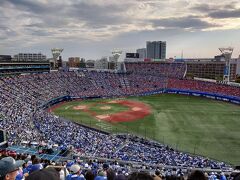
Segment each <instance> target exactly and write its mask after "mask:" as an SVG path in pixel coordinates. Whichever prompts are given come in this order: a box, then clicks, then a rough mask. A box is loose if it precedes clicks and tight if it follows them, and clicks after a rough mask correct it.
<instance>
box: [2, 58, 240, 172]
mask: <svg viewBox="0 0 240 180" xmlns="http://www.w3.org/2000/svg"><path fill="white" fill-rule="evenodd" d="M126 70H127V72H126V73H116V72H101V71H94V70H91V71H89V70H78V71H60V70H59V71H56V72H51V73H44V74H31V75H20V76H11V77H2V78H1V79H0V83H1V89H0V90H1V96H0V98H1V101H0V102H1V112H0V113H1V121H0V129H3V130H5V131H6V134H7V143H8V147H7V149H8V151H15V152H17V153H25V154H26V153H27V154H31V155H33V154H34V155H36V156H38V157H39V158H42V159H48V160H51V161H56V162H58V161H60V162H62V161H65V162H67V161H69V160H76V159H77V160H80V159H84V161H83V162H86V161H87V160H86V159H88V160H89V159H95V160H96V159H98V160H99V161H100V160H101V161H103V162H104V163H106V162H118V163H123V164H125V165H126V164H129V163H130V164H132V165H133V164H134V165H135V168H137V167H138V168H139V167H140V168H143V166H144V167H149V169H150V170H153V169H154V168H156V167H158V168H160V167H164V168H165V169H168V168H169V169H171V168H177V169H184V168H185V169H189V168H191V169H192V168H196V169H197V168H201V169H204V170H206V171H207V170H208V171H219V172H223V171H226V172H231V171H232V170H233V169H234V167H235V166H237V165H239V164H240V155H239V149H240V141H239V137H240V131H239V127H240V121H239V117H240V106H239V104H240V87H237V86H232V85H227V84H223V83H214V82H206V81H200V80H193V79H187V78H186V77H185V75H186V71H187V69H186V65H185V64H184V63H146V62H137V63H126ZM43 147H46V148H45V149H44V148H43ZM36 148H38V151H35V150H36ZM39 148H40V150H41V154H40V150H39ZM46 149H47V150H48V151H43V150H46ZM49 150H50V151H49ZM66 158H67V159H66ZM178 172H180V174H181V173H182V170H180V171H178Z"/></svg>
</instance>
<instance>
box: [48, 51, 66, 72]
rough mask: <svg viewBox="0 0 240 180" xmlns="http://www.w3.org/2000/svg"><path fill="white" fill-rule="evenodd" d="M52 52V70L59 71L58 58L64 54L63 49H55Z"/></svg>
mask: <svg viewBox="0 0 240 180" xmlns="http://www.w3.org/2000/svg"><path fill="white" fill-rule="evenodd" d="M51 51H52V55H53V58H52V61H51V67H52V69H58V57H59V56H60V55H61V53H62V52H63V49H61V48H53V49H51Z"/></svg>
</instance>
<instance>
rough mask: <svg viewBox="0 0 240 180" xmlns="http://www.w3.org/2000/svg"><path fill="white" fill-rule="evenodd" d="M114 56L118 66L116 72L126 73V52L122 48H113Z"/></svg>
mask: <svg viewBox="0 0 240 180" xmlns="http://www.w3.org/2000/svg"><path fill="white" fill-rule="evenodd" d="M112 56H113V58H114V60H115V61H116V68H115V72H117V73H126V72H127V70H126V66H125V63H124V57H125V53H124V52H123V51H121V50H117V49H116V50H113V52H112Z"/></svg>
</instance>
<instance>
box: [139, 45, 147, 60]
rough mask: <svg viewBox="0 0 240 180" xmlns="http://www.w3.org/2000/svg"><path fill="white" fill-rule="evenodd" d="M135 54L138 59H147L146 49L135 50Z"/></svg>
mask: <svg viewBox="0 0 240 180" xmlns="http://www.w3.org/2000/svg"><path fill="white" fill-rule="evenodd" d="M137 53H138V54H139V58H140V59H145V58H146V57H147V49H146V48H141V49H137Z"/></svg>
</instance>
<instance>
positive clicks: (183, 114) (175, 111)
mask: <svg viewBox="0 0 240 180" xmlns="http://www.w3.org/2000/svg"><path fill="white" fill-rule="evenodd" d="M127 99H130V100H135V101H141V102H144V103H146V104H148V105H150V106H151V107H152V114H151V115H149V116H147V117H145V118H144V119H141V120H138V121H134V122H122V123H114V124H111V123H107V122H104V121H99V120H97V119H95V118H93V117H91V116H90V115H89V114H88V113H86V112H83V111H76V110H73V109H72V107H73V106H76V105H80V104H81V105H91V104H93V103H98V102H102V101H108V100H90V101H81V102H69V103H66V104H63V105H62V106H61V107H59V108H57V109H55V110H54V113H55V114H56V115H59V116H63V117H66V118H68V119H70V120H73V121H75V122H78V123H82V124H85V125H88V126H91V127H94V128H98V129H102V130H105V131H108V132H111V133H117V132H131V133H134V134H139V135H141V136H143V137H147V138H150V139H154V140H157V141H159V142H161V143H165V144H168V145H171V146H172V147H173V148H175V149H179V150H181V151H187V152H190V153H194V154H200V155H203V156H207V157H209V158H213V159H217V160H222V161H225V162H228V163H231V164H233V165H239V164H240V153H239V151H240V130H239V127H240V106H237V105H234V104H229V103H226V102H221V101H215V100H210V99H205V98H200V97H191V96H181V95H170V94H162V95H154V96H143V97H130V98H127ZM108 105H109V104H108ZM110 106H111V107H112V109H111V111H109V110H108V111H106V110H101V109H100V108H99V107H100V105H99V104H97V105H96V106H95V107H94V106H93V107H91V108H93V109H91V110H94V111H96V112H97V113H98V114H101V113H102V114H106V113H111V112H112V113H114V112H118V111H122V110H124V108H126V107H123V106H121V105H112V104H111V105H110ZM122 108H123V109H122Z"/></svg>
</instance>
